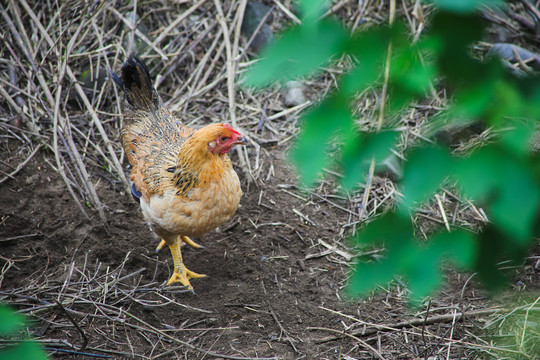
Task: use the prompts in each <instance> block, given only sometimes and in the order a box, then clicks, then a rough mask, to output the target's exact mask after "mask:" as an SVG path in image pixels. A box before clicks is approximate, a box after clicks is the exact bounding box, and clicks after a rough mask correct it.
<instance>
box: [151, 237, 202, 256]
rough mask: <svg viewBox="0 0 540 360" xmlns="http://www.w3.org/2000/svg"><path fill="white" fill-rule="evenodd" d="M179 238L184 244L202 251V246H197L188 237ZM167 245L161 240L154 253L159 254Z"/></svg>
mask: <svg viewBox="0 0 540 360" xmlns="http://www.w3.org/2000/svg"><path fill="white" fill-rule="evenodd" d="M180 238H181V239H182V241H183V242H185V243H186V244H188V245H190V246H192V247H194V248H195V249H204V246H202V245H199V244H197V243H196V242H195V241H193V240H191V239H190V238H189V237H187V236H183V235H182V236H180ZM165 245H167V243H166V242H165V240H161V241H160V243H159V245H158V246H157V248H156V252H159V250H161V249H163V247H164V246H165Z"/></svg>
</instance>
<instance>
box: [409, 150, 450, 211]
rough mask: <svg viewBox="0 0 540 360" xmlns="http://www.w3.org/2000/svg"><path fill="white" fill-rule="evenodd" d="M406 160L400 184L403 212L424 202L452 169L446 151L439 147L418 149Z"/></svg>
mask: <svg viewBox="0 0 540 360" xmlns="http://www.w3.org/2000/svg"><path fill="white" fill-rule="evenodd" d="M407 158H408V160H407V163H406V164H405V169H404V172H403V181H402V184H401V188H402V194H403V200H402V201H401V203H402V205H404V208H402V210H404V211H407V209H409V208H411V207H412V206H414V205H415V203H417V202H422V201H424V200H426V199H427V198H428V196H429V195H431V194H432V193H433V192H434V191H435V190H437V188H438V187H439V186H440V184H441V182H442V181H443V180H444V179H445V178H446V177H447V176H448V175H450V173H451V172H452V171H453V167H454V161H453V159H452V157H451V156H450V154H449V152H448V150H446V149H443V148H440V147H423V148H418V149H415V150H414V151H413V152H412V153H411V154H410V155H409V156H408V157H407Z"/></svg>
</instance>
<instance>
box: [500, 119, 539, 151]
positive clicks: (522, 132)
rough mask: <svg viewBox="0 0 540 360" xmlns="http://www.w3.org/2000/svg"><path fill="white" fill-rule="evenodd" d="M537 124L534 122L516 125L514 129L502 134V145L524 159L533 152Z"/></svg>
mask: <svg viewBox="0 0 540 360" xmlns="http://www.w3.org/2000/svg"><path fill="white" fill-rule="evenodd" d="M535 128H536V124H535V122H533V121H526V122H523V123H516V124H514V128H513V129H512V130H510V131H505V132H503V133H502V134H501V140H500V144H501V145H502V146H504V147H505V148H506V149H508V150H509V151H511V152H513V153H515V154H516V155H518V156H521V157H524V156H527V155H528V154H529V152H530V151H531V144H532V138H533V136H534V134H535Z"/></svg>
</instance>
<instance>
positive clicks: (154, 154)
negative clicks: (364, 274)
mask: <svg viewBox="0 0 540 360" xmlns="http://www.w3.org/2000/svg"><path fill="white" fill-rule="evenodd" d="M192 133H193V130H191V129H190V128H188V127H187V126H185V125H183V124H182V123H181V122H180V121H179V120H178V119H176V118H175V117H174V116H172V114H170V113H169V112H168V111H167V110H166V109H164V108H161V109H159V110H158V111H156V112H152V111H140V110H133V109H129V106H126V109H125V111H124V127H123V128H122V131H121V138H122V145H123V147H124V150H125V152H126V155H127V158H128V161H129V163H130V164H131V165H132V167H133V169H132V172H131V180H132V181H133V183H134V185H135V188H136V189H135V190H137V191H139V192H140V193H141V197H142V198H143V199H145V200H148V199H149V198H150V197H151V196H152V195H154V194H159V195H161V194H163V192H164V191H167V190H168V189H173V188H174V182H173V172H174V170H175V168H176V164H177V161H178V159H177V157H178V153H179V152H180V148H181V147H182V144H183V143H184V142H185V141H186V139H188V138H189V137H190V136H191V134H192Z"/></svg>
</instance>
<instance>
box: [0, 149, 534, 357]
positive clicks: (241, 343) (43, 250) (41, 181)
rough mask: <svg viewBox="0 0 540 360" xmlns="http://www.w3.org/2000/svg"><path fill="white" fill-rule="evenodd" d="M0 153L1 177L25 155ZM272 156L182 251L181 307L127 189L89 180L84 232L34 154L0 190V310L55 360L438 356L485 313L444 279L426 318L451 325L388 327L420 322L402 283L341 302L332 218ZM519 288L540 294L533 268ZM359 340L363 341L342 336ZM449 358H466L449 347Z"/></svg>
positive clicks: (461, 282) (456, 280) (164, 255)
mask: <svg viewBox="0 0 540 360" xmlns="http://www.w3.org/2000/svg"><path fill="white" fill-rule="evenodd" d="M1 146H2V152H3V153H4V154H6V155H7V156H6V157H5V160H3V161H2V163H3V170H2V171H3V172H8V170H9V169H12V168H14V167H16V166H17V164H18V163H20V162H21V160H22V159H24V157H25V156H26V155H27V154H28V152H29V151H28V149H25V148H24V147H19V146H20V143H18V142H17V141H15V140H11V139H10V140H7V141H3V142H2V144H1ZM270 154H271V157H269V158H268V159H267V161H269V162H271V163H272V164H273V165H274V167H275V176H274V177H271V178H270V179H269V180H268V181H267V182H265V183H262V182H259V183H257V184H255V183H253V182H252V183H249V184H248V183H247V181H246V179H245V177H244V176H242V174H241V175H240V176H241V178H242V184H243V189H244V190H245V195H244V197H243V199H242V202H241V207H240V208H239V209H238V212H237V214H236V216H235V217H234V219H232V220H231V221H230V222H229V223H228V224H225V225H223V226H222V227H221V228H220V229H219V230H218V231H214V232H211V233H209V234H208V235H207V236H205V237H204V238H203V239H201V240H200V242H201V244H203V245H204V246H205V248H204V249H202V250H195V249H192V248H189V247H187V248H184V249H185V250H184V260H185V262H186V264H187V265H188V266H189V267H190V268H191V269H192V270H194V271H197V272H202V273H205V274H207V275H208V278H206V279H200V280H194V281H193V285H194V287H195V290H196V294H191V293H186V292H183V291H181V290H179V289H178V288H175V287H170V288H167V287H163V284H164V282H165V281H166V279H168V277H169V275H170V271H171V266H172V261H171V257H170V254H169V253H168V251H162V252H161V253H159V254H156V253H155V252H154V248H155V246H156V244H157V239H155V238H154V237H153V235H152V233H151V231H150V230H149V229H148V228H147V226H146V225H145V224H144V223H143V221H142V216H141V214H140V211H139V209H138V205H137V204H136V203H134V201H133V200H132V199H131V196H130V195H129V194H127V193H126V192H125V191H123V190H124V189H122V188H118V184H114V183H112V182H108V181H107V180H105V178H103V177H102V178H100V177H98V176H94V177H93V179H92V180H93V181H95V182H97V183H98V186H97V188H98V190H99V195H100V198H102V199H104V201H105V202H106V206H107V218H108V222H107V224H103V223H100V222H99V221H98V220H96V218H92V219H86V218H85V217H84V216H83V215H82V213H81V212H80V211H79V210H78V209H77V207H76V206H75V205H74V203H73V200H72V199H71V197H70V196H69V194H67V192H66V191H65V188H64V185H63V182H62V181H61V179H59V176H58V175H57V173H56V172H55V171H53V170H52V169H51V167H50V166H49V165H48V163H47V161H46V160H47V158H48V157H49V156H50V154H49V153H47V152H45V151H42V152H39V153H38V154H37V155H36V156H35V157H34V158H33V159H32V160H31V161H30V162H29V163H28V164H26V166H25V167H24V168H23V170H22V171H21V172H19V173H18V174H17V175H16V176H15V177H14V178H13V179H8V180H7V181H5V182H4V183H2V184H1V193H2V197H1V200H0V213H1V216H2V217H1V223H0V241H1V242H0V248H1V260H0V261H1V262H2V277H1V280H2V283H1V290H0V291H1V292H0V298H1V299H3V301H7V302H10V303H11V304H14V305H15V306H16V307H17V308H19V309H22V310H23V312H30V313H31V314H32V315H34V319H35V322H34V326H33V327H32V334H33V335H34V336H36V337H38V338H40V339H41V340H42V341H43V343H44V345H45V346H46V347H47V348H48V349H50V351H51V354H52V356H53V358H67V359H83V358H88V356H84V355H82V353H89V354H93V355H92V356H97V355H107V356H110V357H112V358H156V357H161V358H167V359H176V358H178V359H203V358H212V357H217V358H219V357H220V356H221V357H223V358H227V357H229V358H268V357H270V358H279V359H301V358H304V359H361V358H362V359H369V358H381V357H383V358H400V359H410V358H422V357H429V356H437V354H440V353H443V354H445V355H446V351H447V349H448V341H449V340H448V339H449V334H451V339H454V340H456V341H457V340H459V339H462V338H466V337H467V334H468V333H469V332H470V331H472V330H473V329H474V328H475V319H476V318H475V316H471V317H470V318H467V320H466V321H465V322H459V321H454V322H452V314H453V312H452V311H453V310H456V311H457V312H460V311H462V310H466V311H469V312H470V311H472V312H473V313H474V311H476V309H478V308H484V307H486V306H487V304H488V303H487V302H486V298H485V297H484V295H483V293H482V292H481V291H480V292H479V291H478V290H477V289H475V288H474V287H472V286H471V285H470V284H467V279H468V276H466V275H462V274H459V273H455V272H449V273H448V274H447V275H448V276H447V277H448V279H449V280H450V284H449V285H448V286H446V287H445V289H444V290H443V291H442V292H441V293H440V294H439V295H438V296H436V297H435V298H434V299H433V300H432V302H431V308H432V309H434V310H432V313H430V316H431V315H434V316H438V315H444V314H446V315H448V314H450V317H449V318H448V319H446V320H444V319H441V320H440V321H436V322H435V324H434V325H429V326H421V325H418V324H416V326H411V325H414V324H405V325H399V323H401V322H403V321H409V320H413V321H414V320H415V319H416V320H418V319H420V321H422V319H423V318H425V317H426V316H427V315H426V314H423V315H421V316H415V313H417V311H418V309H416V310H415V309H411V308H408V307H407V292H406V290H405V289H404V288H403V286H402V284H400V283H399V282H396V283H395V284H394V285H392V286H389V287H386V288H381V291H380V292H378V294H377V295H375V296H372V297H370V298H369V299H365V300H351V299H346V298H344V294H343V290H342V287H343V284H344V279H345V278H346V274H347V272H348V271H349V266H348V265H347V261H346V259H345V258H344V257H343V256H342V255H340V253H341V254H345V255H347V254H348V250H347V249H346V248H345V247H343V246H342V245H341V244H340V243H339V241H340V236H339V235H338V234H337V232H338V231H339V228H340V222H342V221H343V218H345V217H346V216H345V214H344V212H343V210H340V209H338V208H337V207H335V206H333V205H331V204H329V203H328V202H326V201H323V200H321V199H320V198H318V197H315V196H311V195H310V194H309V193H301V192H299V191H297V190H296V189H294V188H293V187H291V186H290V185H287V184H292V183H294V176H293V174H292V172H291V170H290V169H289V168H288V167H287V166H285V165H284V161H283V159H282V158H283V151H282V149H279V148H274V149H271V151H270ZM291 194H295V195H296V196H297V197H298V198H297V197H295V196H292V195H291ZM300 197H304V198H305V199H306V201H304V200H301V199H300ZM293 209H295V210H297V213H301V214H303V215H304V216H306V217H308V218H309V219H310V220H311V221H312V222H313V223H310V222H308V221H306V220H304V219H302V218H301V217H300V216H299V215H297V213H295V212H294V211H293ZM90 213H91V212H90ZM319 240H322V241H324V242H325V243H327V244H331V247H330V248H326V247H324V246H322V245H321V243H320V242H319ZM521 279H522V281H523V282H525V283H526V282H529V283H531V282H534V281H537V280H538V269H536V270H535V269H534V268H533V267H529V273H528V275H525V276H524V277H522V278H521ZM527 279H528V280H527ZM462 289H463V295H462ZM56 301H59V302H61V303H62V304H63V305H62V306H60V305H56V304H55V302H56ZM436 308H442V310H438V311H437V310H436ZM66 309H67V310H69V311H67V312H66ZM489 313H490V311H489V310H488V311H487V314H489ZM68 314H69V315H68ZM486 316H487V315H486ZM453 320H456V319H455V318H454V319H453ZM364 322H365V323H364ZM73 323H76V324H78V326H79V327H80V330H77V328H76V327H75V326H74V325H73ZM375 325H379V326H384V327H382V328H381V327H376V326H375ZM385 327H386V328H385ZM358 329H360V330H361V331H362V329H364V330H365V335H364V336H362V335H361V334H360V335H359V336H358V337H355V336H352V335H349V333H355V331H356V334H357V335H358V334H359V333H358ZM80 333H83V334H84V336H85V337H86V338H87V345H86V347H85V349H82V350H81V346H82V345H83V343H84V340H83V338H82V336H81V334H80ZM422 334H423V336H422ZM329 336H330V337H335V338H334V339H332V340H331V339H329V338H328V337H329ZM325 338H327V339H326V340H330V341H321V339H325ZM445 339H446V340H445ZM55 349H56V350H55ZM450 354H451V358H463V357H469V356H472V355H471V354H474V350H472V349H469V348H467V347H463V346H454V347H452V348H451V352H450ZM159 355H162V356H159Z"/></svg>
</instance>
